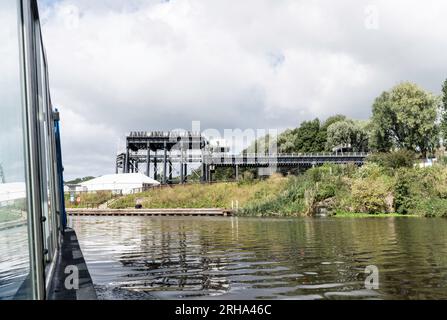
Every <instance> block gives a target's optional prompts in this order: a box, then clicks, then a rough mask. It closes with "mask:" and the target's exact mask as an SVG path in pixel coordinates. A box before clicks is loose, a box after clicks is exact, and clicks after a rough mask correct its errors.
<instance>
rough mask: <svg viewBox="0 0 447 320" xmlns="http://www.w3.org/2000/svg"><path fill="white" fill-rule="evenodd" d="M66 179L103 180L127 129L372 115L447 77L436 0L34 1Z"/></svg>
mask: <svg viewBox="0 0 447 320" xmlns="http://www.w3.org/2000/svg"><path fill="white" fill-rule="evenodd" d="M40 11H41V20H42V26H43V33H44V42H45V46H46V51H47V55H48V60H49V67H50V78H51V79H50V80H51V90H52V100H53V103H54V104H55V105H56V106H57V107H58V108H59V109H60V111H61V116H62V119H63V151H64V161H65V168H66V176H67V178H75V177H79V176H85V175H100V174H106V173H111V172H113V171H114V157H115V155H116V153H117V151H118V149H120V148H121V147H122V145H123V137H124V136H125V134H126V133H127V132H129V131H131V130H156V129H158V130H171V129H175V128H184V129H190V128H191V122H192V121H201V127H202V129H207V128H215V129H218V130H224V129H233V128H240V129H243V130H245V129H269V128H274V129H275V128H277V129H279V130H283V129H285V128H287V127H296V126H297V125H299V123H300V122H302V121H304V120H308V119H312V118H315V117H320V118H322V119H324V118H326V117H328V116H329V115H332V114H335V113H342V114H345V115H348V116H350V117H353V118H357V119H366V118H368V117H369V116H370V112H371V104H372V102H373V99H374V98H375V97H376V96H377V95H379V94H380V93H381V92H382V91H383V90H386V89H389V88H390V87H392V86H393V85H395V84H396V83H398V82H400V81H404V80H410V81H414V82H417V83H419V84H420V85H421V86H423V87H424V88H426V89H428V90H430V91H432V92H434V93H436V94H439V92H440V87H441V83H442V81H443V80H444V79H445V78H446V77H447V61H446V60H447V55H446V52H447V37H446V36H445V34H444V33H445V30H447V19H445V14H446V12H447V2H446V1H443V0H437V1H435V0H428V1H412V0H391V1H390V0H386V1H385V0H384V1H374V0H369V1H362V0H351V1H347V0H338V1H333V0H327V1H319V0H314V1H300V0H238V1H236V0H222V1H219V0H173V1H160V0H157V1H155V0H95V1H91V0H60V1H55V0H40Z"/></svg>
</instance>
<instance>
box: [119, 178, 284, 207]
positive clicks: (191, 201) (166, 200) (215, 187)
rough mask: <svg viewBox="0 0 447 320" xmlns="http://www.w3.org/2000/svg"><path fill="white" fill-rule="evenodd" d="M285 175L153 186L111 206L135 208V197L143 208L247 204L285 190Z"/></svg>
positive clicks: (268, 198)
mask: <svg viewBox="0 0 447 320" xmlns="http://www.w3.org/2000/svg"><path fill="white" fill-rule="evenodd" d="M286 183H287V178H283V177H280V176H275V177H272V178H270V179H269V180H266V181H258V182H248V181H245V182H244V181H243V182H240V183H218V184H211V185H202V184H193V185H185V186H175V187H173V188H163V189H154V190H150V191H147V192H144V193H140V194H136V195H129V196H125V197H122V198H119V199H117V200H116V201H114V202H113V204H111V206H110V207H111V208H113V209H125V208H132V207H135V204H136V202H137V200H139V202H141V204H142V205H143V207H144V208H156V209H165V208H214V207H215V208H223V209H231V206H232V203H233V204H236V201H237V202H238V203H239V207H241V208H243V207H245V206H247V205H248V204H249V203H256V202H259V201H265V200H273V199H275V198H276V197H277V196H278V194H279V193H280V192H281V191H282V190H284V188H285V186H286Z"/></svg>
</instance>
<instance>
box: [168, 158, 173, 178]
mask: <svg viewBox="0 0 447 320" xmlns="http://www.w3.org/2000/svg"><path fill="white" fill-rule="evenodd" d="M168 164H169V181H168V183H172V171H173V168H172V160H171V159H169V161H168Z"/></svg>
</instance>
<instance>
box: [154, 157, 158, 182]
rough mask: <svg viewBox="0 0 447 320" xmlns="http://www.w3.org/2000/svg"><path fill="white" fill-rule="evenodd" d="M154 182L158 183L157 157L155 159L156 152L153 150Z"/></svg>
mask: <svg viewBox="0 0 447 320" xmlns="http://www.w3.org/2000/svg"><path fill="white" fill-rule="evenodd" d="M154 180H156V181H158V157H157V150H155V157H154Z"/></svg>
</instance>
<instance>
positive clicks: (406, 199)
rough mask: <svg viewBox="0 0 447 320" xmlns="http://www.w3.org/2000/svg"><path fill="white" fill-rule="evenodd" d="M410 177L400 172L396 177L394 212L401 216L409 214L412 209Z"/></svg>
mask: <svg viewBox="0 0 447 320" xmlns="http://www.w3.org/2000/svg"><path fill="white" fill-rule="evenodd" d="M412 202H413V201H412V198H411V194H410V180H409V175H408V174H405V172H403V171H400V172H398V173H397V175H396V183H395V185H394V210H395V211H396V212H397V213H399V214H407V213H409V211H410V210H411V207H412Z"/></svg>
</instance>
